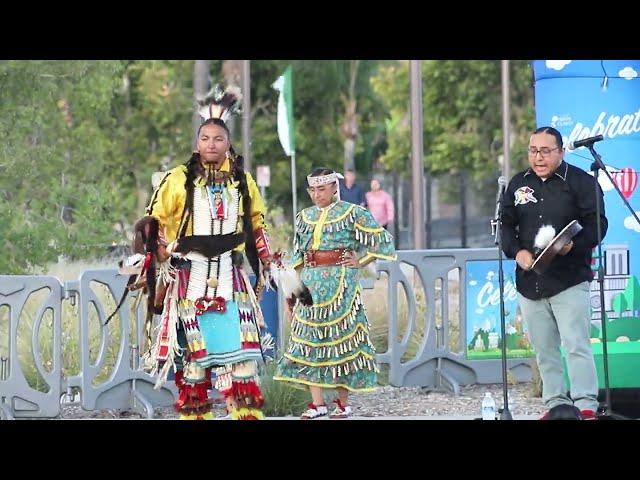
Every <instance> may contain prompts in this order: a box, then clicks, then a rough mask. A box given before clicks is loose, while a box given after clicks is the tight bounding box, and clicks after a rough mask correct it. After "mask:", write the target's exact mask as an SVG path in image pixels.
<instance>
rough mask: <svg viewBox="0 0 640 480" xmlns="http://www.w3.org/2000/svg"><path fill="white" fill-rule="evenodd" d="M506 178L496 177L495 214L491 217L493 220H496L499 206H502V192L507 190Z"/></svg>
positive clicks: (502, 176)
mask: <svg viewBox="0 0 640 480" xmlns="http://www.w3.org/2000/svg"><path fill="white" fill-rule="evenodd" d="M507 183H508V182H507V178H506V177H505V176H504V175H500V176H499V177H498V195H497V196H496V213H495V214H494V215H493V218H496V219H497V218H498V214H499V213H500V206H501V205H502V195H504V191H505V189H506V188H507Z"/></svg>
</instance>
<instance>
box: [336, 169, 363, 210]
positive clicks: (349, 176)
mask: <svg viewBox="0 0 640 480" xmlns="http://www.w3.org/2000/svg"><path fill="white" fill-rule="evenodd" d="M340 200H342V201H344V202H349V203H353V204H355V205H360V206H361V207H366V206H367V200H366V198H365V196H364V189H363V188H362V187H361V186H360V185H358V184H357V183H356V172H354V171H353V170H351V169H347V170H345V172H344V181H342V182H340Z"/></svg>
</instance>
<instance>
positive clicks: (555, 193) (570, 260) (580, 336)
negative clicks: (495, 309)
mask: <svg viewBox="0 0 640 480" xmlns="http://www.w3.org/2000/svg"><path fill="white" fill-rule="evenodd" d="M528 158H529V166H530V168H528V169H527V170H525V171H523V172H520V173H518V174H517V175H515V176H514V177H513V178H512V179H511V181H510V182H509V186H508V187H507V190H506V192H505V194H504V198H503V202H502V208H503V210H502V241H503V250H504V253H505V255H507V256H508V257H509V258H515V260H516V263H517V266H516V287H517V290H518V301H519V304H520V309H521V311H522V315H523V318H524V321H525V322H526V324H527V328H528V331H529V338H530V339H531V343H532V345H533V348H534V350H535V351H536V360H537V362H538V367H539V370H540V376H541V378H542V384H543V392H542V397H543V400H544V402H545V405H546V406H547V407H548V408H549V410H551V409H553V408H554V407H558V406H560V405H563V406H564V407H563V408H565V407H566V405H569V406H571V405H575V407H576V408H577V409H579V410H580V414H578V413H577V410H576V416H577V417H581V418H584V419H594V418H595V413H596V411H597V408H598V401H597V395H598V378H597V374H596V368H595V363H594V360H593V351H592V348H591V340H590V338H589V337H590V335H589V332H590V324H591V309H590V304H589V284H590V282H591V280H593V272H592V270H591V254H592V249H593V248H594V247H595V246H596V245H597V244H598V238H597V224H596V203H595V202H596V199H595V195H594V179H593V177H592V176H590V175H589V174H587V173H586V172H584V171H583V170H581V169H579V168H577V167H575V166H573V165H569V164H568V163H566V162H565V161H564V148H563V144H562V136H561V135H560V132H558V131H557V130H556V129H555V128H552V127H541V128H539V129H537V130H536V131H535V132H534V133H533V135H532V136H531V139H530V140H529V154H528ZM597 201H598V202H600V212H601V215H600V218H601V222H602V223H601V227H602V236H603V237H604V235H605V234H606V232H607V219H606V217H605V215H604V201H603V194H602V190H599V196H598V200H597ZM572 220H578V222H579V223H580V225H582V227H583V229H582V231H580V233H578V234H577V235H576V236H575V237H574V238H573V239H572V241H570V242H569V243H568V244H567V245H565V246H564V247H563V248H562V250H561V251H560V252H559V253H558V255H557V256H556V257H555V258H554V259H553V260H552V261H551V264H550V266H549V268H548V270H546V271H545V272H544V273H543V274H541V275H540V274H538V273H536V272H534V271H533V270H532V269H531V265H532V263H533V261H534V255H533V251H534V239H535V236H536V233H537V232H538V230H539V229H540V227H542V226H543V225H551V226H553V227H554V229H555V231H556V233H557V232H560V231H561V230H562V229H563V228H564V227H565V226H566V225H567V224H568V223H569V222H571V221H572ZM561 343H562V345H563V347H564V349H565V352H566V358H567V369H568V376H569V380H570V383H571V395H570V397H569V396H567V388H566V385H565V382H564V376H563V366H562V357H561V354H560V344H561ZM545 417H546V418H549V414H547V415H545V416H544V417H543V418H545Z"/></svg>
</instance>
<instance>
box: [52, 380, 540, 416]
mask: <svg viewBox="0 0 640 480" xmlns="http://www.w3.org/2000/svg"><path fill="white" fill-rule="evenodd" d="M485 392H491V394H492V395H493V397H494V398H495V400H496V405H497V408H500V407H502V398H503V394H502V384H492V385H471V386H467V387H461V391H460V395H459V396H457V397H456V396H455V395H453V394H452V393H449V392H437V391H427V390H424V389H422V388H421V387H400V388H397V387H392V386H384V387H380V388H379V389H378V390H377V391H375V392H372V393H362V394H352V395H351V396H350V404H351V406H352V407H353V409H354V416H357V417H367V418H375V417H382V416H384V417H399V418H402V417H415V416H430V417H432V416H433V417H437V416H470V415H475V416H480V404H481V402H482V397H483V396H484V394H485ZM509 395H510V398H511V400H510V403H509V410H510V411H511V413H512V414H513V415H542V413H543V412H544V411H545V408H544V406H543V404H542V399H541V398H537V397H533V396H532V395H531V385H530V384H529V383H521V384H518V385H510V386H509ZM214 415H215V416H216V417H217V418H220V417H224V416H225V415H226V411H225V407H224V404H222V403H220V404H215V407H214ZM60 418H62V419H79V418H95V419H100V418H102V419H118V418H128V419H134V418H142V415H141V414H140V413H138V412H135V411H118V410H96V411H92V412H88V411H84V410H82V409H81V408H80V407H79V406H77V405H67V406H64V407H63V409H62V414H61V416H60ZM156 418H164V419H172V418H177V413H176V412H175V411H174V410H173V408H170V407H167V408H159V409H156Z"/></svg>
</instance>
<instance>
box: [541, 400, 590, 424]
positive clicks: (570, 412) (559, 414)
mask: <svg viewBox="0 0 640 480" xmlns="http://www.w3.org/2000/svg"><path fill="white" fill-rule="evenodd" d="M540 420H583V418H582V415H581V413H580V410H579V409H578V407H575V406H573V405H569V404H568V403H563V404H561V405H556V406H555V407H553V408H551V409H549V411H548V412H547V413H545V414H544V415H543V416H542V418H541V419H540Z"/></svg>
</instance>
